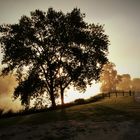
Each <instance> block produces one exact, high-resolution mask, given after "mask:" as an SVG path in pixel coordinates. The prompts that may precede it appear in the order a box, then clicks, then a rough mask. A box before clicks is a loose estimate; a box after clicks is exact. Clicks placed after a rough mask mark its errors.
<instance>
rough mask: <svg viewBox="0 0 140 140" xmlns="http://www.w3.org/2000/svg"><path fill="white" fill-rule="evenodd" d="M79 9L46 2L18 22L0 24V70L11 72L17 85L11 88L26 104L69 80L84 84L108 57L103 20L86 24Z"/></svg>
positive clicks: (53, 93) (52, 94)
mask: <svg viewBox="0 0 140 140" xmlns="http://www.w3.org/2000/svg"><path fill="white" fill-rule="evenodd" d="M84 17H85V15H84V14H82V13H81V12H80V9H77V8H75V9H73V10H72V11H71V12H70V13H66V14H64V13H63V12H62V11H59V12H57V11H55V10H53V9H52V8H49V9H48V11H47V13H46V12H43V11H40V10H35V11H34V12H31V16H30V17H27V16H22V17H21V19H20V20H19V23H17V24H8V25H1V26H0V32H1V38H0V42H1V47H2V53H3V54H4V56H3V60H2V63H3V64H6V67H4V69H3V70H2V73H3V75H7V74H8V73H10V72H14V73H15V74H16V76H17V80H18V82H19V85H18V86H17V88H16V89H15V91H14V97H15V99H16V98H18V97H20V99H21V103H22V104H23V105H25V106H26V107H27V108H28V107H29V105H30V99H31V97H32V98H35V97H38V96H42V94H48V95H49V97H50V100H51V103H52V107H53V108H55V107H56V102H55V99H56V98H57V97H59V95H60V96H61V103H62V104H63V103H64V91H65V89H66V88H68V87H69V86H74V87H76V88H77V89H78V90H82V91H83V90H85V89H86V86H87V84H91V82H92V81H93V80H97V79H98V78H99V74H100V71H101V69H102V66H103V64H105V63H106V62H107V57H106V56H107V54H108V45H109V41H108V36H107V35H105V34H104V29H103V26H102V25H99V24H97V25H95V24H88V23H86V22H85V21H84V20H83V19H84Z"/></svg>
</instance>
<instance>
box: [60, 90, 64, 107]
mask: <svg viewBox="0 0 140 140" xmlns="http://www.w3.org/2000/svg"><path fill="white" fill-rule="evenodd" d="M61 105H62V106H63V105H64V90H62V89H61Z"/></svg>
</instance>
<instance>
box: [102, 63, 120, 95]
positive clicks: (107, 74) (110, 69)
mask: <svg viewBox="0 0 140 140" xmlns="http://www.w3.org/2000/svg"><path fill="white" fill-rule="evenodd" d="M120 81H121V77H120V76H119V75H117V71H116V69H115V64H114V63H111V62H108V63H107V64H105V65H104V67H103V69H102V72H101V74H100V82H101V91H102V92H112V91H116V85H117V84H118V83H119V82H120Z"/></svg>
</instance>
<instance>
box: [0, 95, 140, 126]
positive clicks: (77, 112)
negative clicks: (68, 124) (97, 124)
mask: <svg viewBox="0 0 140 140" xmlns="http://www.w3.org/2000/svg"><path fill="white" fill-rule="evenodd" d="M61 120H62V121H63V120H92V121H124V120H137V121H140V103H137V102H135V101H134V99H133V97H131V96H128V97H127V96H125V97H117V98H116V97H112V98H106V99H103V100H101V101H98V102H96V103H89V104H83V105H77V106H73V107H69V108H66V109H63V110H61V109H59V110H54V111H47V112H42V113H37V114H30V115H25V116H17V117H12V118H4V119H0V127H1V126H7V125H14V124H38V123H39V124H41V123H47V122H51V121H61Z"/></svg>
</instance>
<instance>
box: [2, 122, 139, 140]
mask: <svg viewBox="0 0 140 140" xmlns="http://www.w3.org/2000/svg"><path fill="white" fill-rule="evenodd" d="M28 139H29V140H109V139H110V140H140V122H139V123H135V122H133V121H125V122H111V121H108V122H107V121H106V122H93V121H74V120H69V121H59V122H51V123H47V124H42V125H30V126H29V125H17V126H9V127H6V128H0V140H28Z"/></svg>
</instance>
